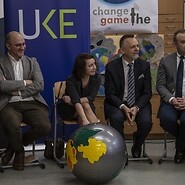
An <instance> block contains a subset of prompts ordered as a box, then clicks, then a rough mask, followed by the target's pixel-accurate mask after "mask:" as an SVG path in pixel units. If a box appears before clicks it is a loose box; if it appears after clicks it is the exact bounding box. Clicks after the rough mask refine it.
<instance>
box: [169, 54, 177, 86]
mask: <svg viewBox="0 0 185 185" xmlns="http://www.w3.org/2000/svg"><path fill="white" fill-rule="evenodd" d="M168 62H169V67H170V70H171V73H172V75H173V79H174V84H176V77H177V55H176V53H174V55H172V57H171V58H170V60H169V61H168Z"/></svg>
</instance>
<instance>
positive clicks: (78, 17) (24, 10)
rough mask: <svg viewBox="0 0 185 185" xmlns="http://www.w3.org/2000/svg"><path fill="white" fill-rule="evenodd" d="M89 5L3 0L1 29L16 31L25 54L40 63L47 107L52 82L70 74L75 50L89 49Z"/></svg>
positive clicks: (84, 1)
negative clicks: (20, 34) (22, 41)
mask: <svg viewBox="0 0 185 185" xmlns="http://www.w3.org/2000/svg"><path fill="white" fill-rule="evenodd" d="M84 7H86V8H84ZM89 8H90V2H89V1H87V0H78V1H74V0H67V1H58V0H47V3H46V1H45V0H39V1H38V0H26V1H25V0H7V1H5V11H4V13H5V22H6V26H5V32H6V33H7V32H9V31H12V30H17V31H19V32H21V33H22V34H23V35H24V37H25V39H26V44H27V48H26V55H28V56H30V57H36V58H37V59H38V62H39V63H40V66H41V70H42V72H43V75H44V79H45V90H44V92H43V96H44V97H45V99H46V101H47V102H48V104H49V105H50V107H51V108H52V106H53V95H52V93H53V84H54V82H56V81H61V80H65V79H66V78H67V77H68V76H69V75H70V74H71V71H72V67H73V63H74V60H75V58H76V56H77V55H78V54H79V53H81V52H89V46H90V23H89V22H90V20H89V19H90V10H89ZM84 25H85V26H84Z"/></svg>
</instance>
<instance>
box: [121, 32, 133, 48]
mask: <svg viewBox="0 0 185 185" xmlns="http://www.w3.org/2000/svg"><path fill="white" fill-rule="evenodd" d="M134 37H135V36H134V34H125V35H123V36H122V37H121V39H120V41H119V47H120V48H121V47H122V44H123V43H124V41H125V39H128V38H134Z"/></svg>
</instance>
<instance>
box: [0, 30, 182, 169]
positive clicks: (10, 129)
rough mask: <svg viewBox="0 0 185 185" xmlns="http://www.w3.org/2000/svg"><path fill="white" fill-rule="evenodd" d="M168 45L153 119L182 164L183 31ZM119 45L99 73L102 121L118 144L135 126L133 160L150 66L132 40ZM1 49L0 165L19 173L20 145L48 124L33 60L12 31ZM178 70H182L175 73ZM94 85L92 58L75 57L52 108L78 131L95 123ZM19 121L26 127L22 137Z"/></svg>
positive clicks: (146, 109)
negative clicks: (0, 142) (2, 139)
mask: <svg viewBox="0 0 185 185" xmlns="http://www.w3.org/2000/svg"><path fill="white" fill-rule="evenodd" d="M173 41H174V45H175V47H176V52H174V53H172V54H169V55H168V56H164V57H163V58H162V59H161V61H160V64H159V68H158V74H157V90H158V92H159V95H160V96H161V105H160V108H159V114H158V115H159V119H160V123H161V126H162V127H163V129H164V130H165V131H167V132H169V133H170V134H172V135H173V136H175V137H176V154H175V157H174V161H175V163H182V162H184V160H185V116H184V115H185V99H184V97H185V96H184V94H185V85H184V84H185V83H184V81H185V75H183V72H184V66H183V62H184V59H183V57H184V56H185V30H184V29H182V30H178V31H176V32H175V33H174V37H173ZM119 44H120V51H121V53H122V56H121V57H120V58H117V59H115V60H112V61H110V62H109V63H108V64H107V65H106V69H105V83H104V87H105V102H104V111H105V118H106V119H108V120H109V123H110V125H111V126H112V127H113V128H115V129H116V130H117V131H118V132H119V133H120V134H121V135H122V137H123V139H124V137H125V136H124V122H125V121H127V122H128V123H129V124H131V125H132V124H136V125H137V131H136V132H134V133H133V146H132V148H131V153H132V156H133V157H134V158H138V157H140V155H141V146H142V144H143V143H144V141H145V139H146V137H147V136H148V134H149V133H150V131H151V129H152V109H151V103H150V99H151V97H152V90H151V89H152V88H151V73H150V63H149V62H147V61H144V60H142V59H141V58H139V44H138V41H137V39H136V38H135V36H134V35H132V34H125V35H123V36H122V37H121V39H120V43H119ZM6 47H7V51H8V52H7V54H6V55H5V56H3V57H1V58H0V100H1V101H0V123H1V126H2V128H3V130H4V132H5V134H6V136H7V140H8V147H7V149H6V150H5V152H4V155H3V156H2V159H1V163H2V164H3V165H7V164H8V163H9V162H10V160H11V159H12V158H13V156H14V159H13V168H14V169H15V170H23V169H24V155H25V152H24V146H27V145H28V144H30V143H32V142H33V141H34V140H37V139H39V138H41V137H44V136H47V134H48V133H49V131H50V129H51V123H50V120H49V111H48V110H49V109H48V105H47V104H46V102H45V100H44V99H43V97H42V96H41V95H40V93H41V91H43V89H44V80H43V76H42V72H41V70H40V67H39V64H38V62H37V60H36V59H35V58H29V57H28V56H26V55H24V52H25V49H26V43H25V40H24V37H23V36H22V35H21V34H20V33H19V32H16V31H12V32H10V33H8V34H7V36H6ZM181 63H182V65H179V64H181ZM178 66H179V67H178ZM180 66H181V69H182V70H179V69H178V68H180ZM177 69H178V70H177ZM179 74H181V77H179ZM183 79H184V80H183ZM176 80H177V81H176ZM179 81H181V82H179ZM100 82H101V79H100V76H99V74H98V64H97V62H96V59H95V58H94V56H93V55H91V54H88V53H81V54H79V55H78V56H77V57H76V60H75V62H74V66H73V70H72V74H71V76H70V77H68V78H67V80H66V91H65V94H64V96H63V97H62V98H61V100H60V101H59V103H58V104H57V109H58V113H59V114H60V115H61V117H62V118H63V119H69V120H70V119H76V120H77V122H78V123H79V124H80V125H81V126H84V125H87V124H90V123H98V118H97V116H96V114H95V106H94V99H95V97H96V95H97V93H98V90H99V86H100ZM178 91H180V94H177V92H178ZM179 120H180V121H179ZM22 122H25V123H26V124H28V125H30V126H31V129H29V130H28V131H27V132H25V133H23V134H22V131H21V123H22Z"/></svg>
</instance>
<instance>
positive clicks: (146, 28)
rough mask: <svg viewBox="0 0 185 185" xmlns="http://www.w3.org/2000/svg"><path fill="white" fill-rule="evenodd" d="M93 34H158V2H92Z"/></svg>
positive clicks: (108, 0)
mask: <svg viewBox="0 0 185 185" xmlns="http://www.w3.org/2000/svg"><path fill="white" fill-rule="evenodd" d="M90 7H91V8H90V11H91V12H90V16H91V33H92V34H94V33H96V32H103V33H105V34H117V33H118V34H119V33H125V32H132V33H157V32H158V1H156V0H149V1H143V0H90Z"/></svg>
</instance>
